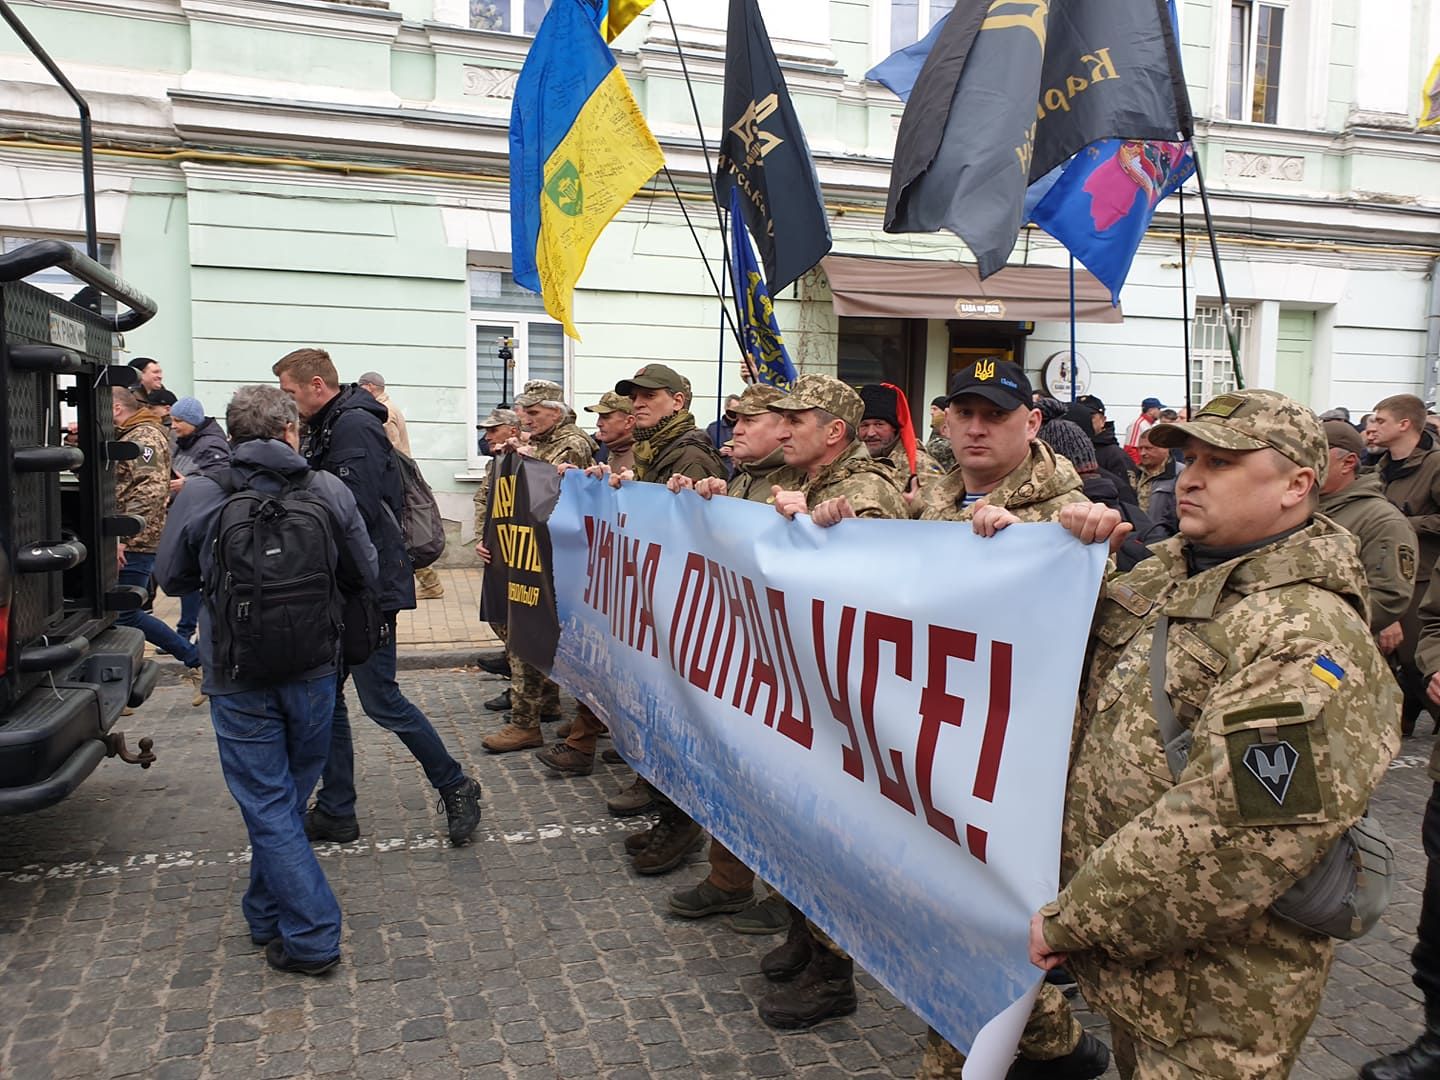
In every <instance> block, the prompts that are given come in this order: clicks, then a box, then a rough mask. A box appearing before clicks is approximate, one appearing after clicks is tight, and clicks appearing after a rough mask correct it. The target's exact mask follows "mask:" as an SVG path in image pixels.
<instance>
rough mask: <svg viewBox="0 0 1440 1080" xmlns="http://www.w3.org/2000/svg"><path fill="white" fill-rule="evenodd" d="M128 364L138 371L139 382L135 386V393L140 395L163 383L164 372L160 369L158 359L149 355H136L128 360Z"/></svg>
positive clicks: (156, 388) (159, 386) (155, 388)
mask: <svg viewBox="0 0 1440 1080" xmlns="http://www.w3.org/2000/svg"><path fill="white" fill-rule="evenodd" d="M130 366H131V367H132V368H134V369H135V370H136V371H138V372H139V373H140V384H139V386H137V387H136V388H135V393H136V394H138V395H140V396H141V397H144V396H145V395H146V394H149V393H151V392H152V391H155V390H159V389H160V388H161V387H162V386H164V385H165V372H164V371H162V370H161V369H160V361H159V360H156V359H154V358H153V357H149V356H137V357H135V359H134V360H131V361H130Z"/></svg>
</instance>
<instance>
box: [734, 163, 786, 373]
mask: <svg viewBox="0 0 1440 1080" xmlns="http://www.w3.org/2000/svg"><path fill="white" fill-rule="evenodd" d="M730 222H731V225H732V230H731V237H730V280H731V282H732V283H733V285H734V287H735V297H736V301H737V303H738V304H739V306H740V336H741V337H742V338H743V339H744V341H745V353H746V355H747V357H748V359H749V363H750V366H751V368H752V369H753V370H754V372H755V377H756V378H757V379H758V380H759V381H760V382H762V383H764V384H765V385H767V386H773V387H775V388H776V389H777V390H784V391H785V392H786V393H789V392H790V387H791V386H793V385H794V384H795V378H796V374H795V365H794V364H792V363H791V362H790V354H789V353H788V352H786V351H785V338H784V337H783V336H782V335H781V333H780V324H779V323H777V322H776V321H775V307H774V305H773V304H772V303H771V302H770V290H769V289H767V288H766V287H765V278H764V276H763V275H762V274H761V273H760V264H759V263H758V262H756V260H755V249H754V248H752V247H751V246H750V232H749V230H748V229H747V228H746V227H745V217H744V214H743V213H742V212H741V209H740V189H739V188H738V187H732V188H731V189H730Z"/></svg>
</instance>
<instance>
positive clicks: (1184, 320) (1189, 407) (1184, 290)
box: [1178, 184, 1195, 420]
mask: <svg viewBox="0 0 1440 1080" xmlns="http://www.w3.org/2000/svg"><path fill="white" fill-rule="evenodd" d="M1178 194H1179V195H1180V330H1181V332H1182V333H1183V334H1184V335H1185V419H1186V420H1189V419H1190V417H1191V416H1192V415H1194V409H1195V402H1194V401H1193V400H1192V395H1193V391H1192V390H1191V388H1190V384H1191V378H1190V364H1191V360H1190V268H1189V266H1188V265H1187V263H1188V262H1189V255H1188V254H1187V253H1186V251H1185V185H1184V184H1181V185H1180V191H1179V193H1178Z"/></svg>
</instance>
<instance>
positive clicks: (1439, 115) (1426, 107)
mask: <svg viewBox="0 0 1440 1080" xmlns="http://www.w3.org/2000/svg"><path fill="white" fill-rule="evenodd" d="M1436 124H1440V60H1436V61H1435V66H1434V67H1432V68H1431V69H1430V74H1429V75H1428V76H1426V78H1425V87H1424V89H1422V90H1421V91H1420V120H1419V123H1418V124H1417V125H1416V126H1417V127H1420V128H1421V129H1424V128H1428V127H1434V126H1435V125H1436Z"/></svg>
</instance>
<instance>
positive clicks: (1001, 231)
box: [885, 0, 1192, 277]
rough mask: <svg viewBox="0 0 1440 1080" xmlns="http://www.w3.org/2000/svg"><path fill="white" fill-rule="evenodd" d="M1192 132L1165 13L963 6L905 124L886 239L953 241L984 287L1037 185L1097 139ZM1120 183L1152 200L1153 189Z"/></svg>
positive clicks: (1077, 3) (1140, 7)
mask: <svg viewBox="0 0 1440 1080" xmlns="http://www.w3.org/2000/svg"><path fill="white" fill-rule="evenodd" d="M1191 128H1192V121H1191V115H1190V97H1189V94H1188V92H1187V91H1186V88H1185V81H1184V78H1183V76H1182V75H1181V70H1180V58H1179V53H1178V51H1177V47H1176V43H1175V33H1174V28H1173V26H1172V25H1171V21H1170V14H1169V11H1168V8H1167V4H1166V0H1049V2H1046V0H959V2H958V3H956V5H955V9H954V11H953V12H952V14H951V15H950V19H949V21H948V22H947V23H946V25H945V29H944V30H943V31H942V32H941V34H940V39H939V40H938V41H937V42H936V43H935V48H934V49H933V50H932V51H931V53H930V56H929V58H928V59H927V60H926V61H925V66H924V68H922V69H921V72H920V77H919V79H918V80H917V81H916V83H915V89H914V91H913V92H912V93H911V95H910V101H909V103H908V104H907V105H906V107H905V115H904V117H903V119H902V120H901V122H900V133H899V137H898V141H897V143H896V146H895V164H894V167H893V169H892V170H891V174H890V197H889V205H888V206H887V208H886V212H885V231H886V232H894V233H901V232H935V231H937V230H939V229H949V230H950V231H951V232H953V233H955V234H957V235H958V236H959V237H960V238H961V239H963V240H964V241H965V243H966V245H967V246H968V247H969V248H970V250H971V251H972V252H974V254H975V258H976V261H977V262H978V263H979V268H980V276H981V277H986V276H988V275H990V274H993V273H995V271H997V270H999V269H1001V268H1003V267H1004V266H1005V263H1006V261H1007V260H1008V259H1009V257H1010V252H1011V251H1013V250H1014V247H1015V238H1016V237H1017V236H1018V235H1019V232H1020V227H1021V225H1022V224H1023V218H1024V204H1025V190H1026V188H1027V187H1028V186H1029V184H1030V183H1031V182H1033V181H1035V180H1039V179H1040V178H1041V177H1043V176H1045V174H1046V173H1048V172H1049V171H1050V170H1051V169H1053V168H1055V166H1057V165H1059V164H1061V163H1062V162H1064V161H1065V160H1066V159H1067V158H1069V157H1071V156H1072V155H1074V154H1076V153H1079V151H1080V150H1081V149H1083V148H1084V147H1086V146H1088V145H1089V144H1090V143H1093V142H1097V141H1099V140H1100V139H1110V138H1118V139H1157V140H1164V141H1174V142H1178V141H1181V140H1183V139H1187V138H1189V137H1190V135H1191ZM1114 180H1115V185H1116V186H1118V187H1121V188H1125V187H1126V185H1129V186H1130V187H1133V189H1134V191H1133V195H1134V197H1138V198H1144V197H1145V196H1146V190H1145V183H1146V177H1144V176H1128V175H1122V176H1119V177H1115V178H1114ZM1127 193H1129V192H1128V189H1127V190H1126V191H1109V190H1103V191H1102V190H1096V191H1093V192H1091V195H1092V198H1093V199H1094V200H1095V202H1096V203H1097V204H1101V203H1106V202H1110V201H1112V200H1113V199H1116V198H1123V196H1124V194H1127ZM1097 213H1101V214H1103V209H1101V208H1099V207H1098V205H1097Z"/></svg>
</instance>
